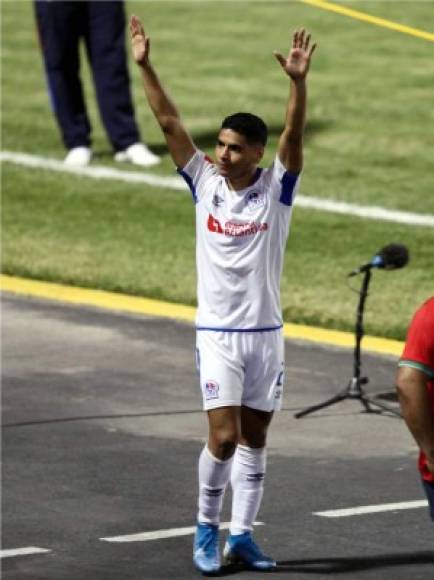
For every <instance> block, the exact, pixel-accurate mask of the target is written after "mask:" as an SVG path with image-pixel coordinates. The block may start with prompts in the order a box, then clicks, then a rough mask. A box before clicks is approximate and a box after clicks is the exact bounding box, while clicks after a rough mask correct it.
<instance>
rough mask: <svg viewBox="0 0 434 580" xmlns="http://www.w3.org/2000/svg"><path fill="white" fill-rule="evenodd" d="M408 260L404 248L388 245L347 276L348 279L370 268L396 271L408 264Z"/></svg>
mask: <svg viewBox="0 0 434 580" xmlns="http://www.w3.org/2000/svg"><path fill="white" fill-rule="evenodd" d="M408 260H409V255H408V250H407V248H406V247H405V246H402V245H400V244H389V245H388V246H385V247H384V248H382V249H381V250H379V251H378V252H377V253H376V254H375V256H374V257H373V258H372V260H371V261H370V262H368V263H367V264H363V265H362V266H359V267H358V268H356V269H355V270H352V271H351V272H350V273H349V274H348V277H350V276H356V275H357V274H361V273H362V272H367V271H368V270H370V269H371V268H382V269H385V270H396V269H397V268H403V267H404V266H405V265H406V264H407V263H408Z"/></svg>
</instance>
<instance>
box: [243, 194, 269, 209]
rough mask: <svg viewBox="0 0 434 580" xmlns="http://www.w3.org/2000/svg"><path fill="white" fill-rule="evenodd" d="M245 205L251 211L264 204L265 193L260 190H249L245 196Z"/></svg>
mask: <svg viewBox="0 0 434 580" xmlns="http://www.w3.org/2000/svg"><path fill="white" fill-rule="evenodd" d="M246 205H247V208H248V209H249V211H251V212H253V211H255V210H257V209H259V208H260V207H263V206H264V205H265V194H264V193H263V192H262V191H251V192H250V193H249V194H248V195H247V196H246Z"/></svg>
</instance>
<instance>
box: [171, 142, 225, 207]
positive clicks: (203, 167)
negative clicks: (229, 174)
mask: <svg viewBox="0 0 434 580" xmlns="http://www.w3.org/2000/svg"><path fill="white" fill-rule="evenodd" d="M177 171H178V173H179V174H180V175H181V177H183V179H184V180H185V182H186V183H187V185H188V187H189V188H190V191H191V195H192V196H193V201H194V203H198V202H199V201H200V200H201V198H202V197H203V195H204V189H205V184H206V183H207V181H208V180H210V179H213V178H214V177H215V176H216V168H215V165H214V164H213V162H212V161H211V159H210V158H209V157H207V156H206V155H205V153H204V152H203V151H200V150H199V149H197V150H196V152H195V153H194V155H193V157H191V159H190V160H189V161H188V163H187V164H186V165H185V166H184V167H178V168H177Z"/></svg>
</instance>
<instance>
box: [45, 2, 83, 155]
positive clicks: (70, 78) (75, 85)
mask: <svg viewBox="0 0 434 580" xmlns="http://www.w3.org/2000/svg"><path fill="white" fill-rule="evenodd" d="M81 4H82V3H81V2H45V1H36V2H35V14H36V21H37V26H38V31H39V37H40V43H41V49H42V54H43V57H44V63H45V70H46V75H47V84H48V91H49V94H50V99H51V103H52V107H53V110H54V113H55V115H56V119H57V122H58V125H59V128H60V131H61V134H62V139H63V142H64V144H65V146H66V148H67V149H73V148H76V147H88V146H89V145H90V131H91V128H90V123H89V119H88V116H87V113H86V106H85V103H84V98H83V89H82V85H81V81H80V77H79V70H80V62H79V50H78V46H79V38H80V33H81V26H82V22H81V19H82V15H83V7H82V6H81Z"/></svg>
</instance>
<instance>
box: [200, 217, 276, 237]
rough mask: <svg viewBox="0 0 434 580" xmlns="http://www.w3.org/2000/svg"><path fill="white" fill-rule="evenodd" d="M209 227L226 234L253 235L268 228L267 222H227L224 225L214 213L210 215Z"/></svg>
mask: <svg viewBox="0 0 434 580" xmlns="http://www.w3.org/2000/svg"><path fill="white" fill-rule="evenodd" d="M207 225H208V229H209V231H210V232H215V233H216V234H224V235H225V236H232V237H238V236H252V235H254V234H257V233H260V232H265V231H267V230H268V224H267V222H264V223H256V222H247V223H245V224H239V223H236V222H231V221H228V222H225V223H224V225H223V226H222V224H221V222H220V221H219V220H218V219H216V218H215V217H214V216H213V215H211V214H209V215H208V224H207Z"/></svg>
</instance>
